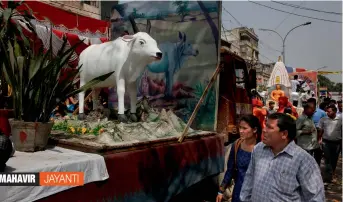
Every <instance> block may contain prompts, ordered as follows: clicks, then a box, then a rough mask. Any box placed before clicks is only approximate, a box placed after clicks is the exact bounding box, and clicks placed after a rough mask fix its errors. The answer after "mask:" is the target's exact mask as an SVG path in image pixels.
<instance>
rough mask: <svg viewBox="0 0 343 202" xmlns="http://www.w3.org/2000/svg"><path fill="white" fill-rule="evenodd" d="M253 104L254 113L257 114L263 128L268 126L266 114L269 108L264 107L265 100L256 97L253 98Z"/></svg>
mask: <svg viewBox="0 0 343 202" xmlns="http://www.w3.org/2000/svg"><path fill="white" fill-rule="evenodd" d="M252 106H253V111H252V112H253V115H254V116H256V117H257V118H258V119H259V121H260V124H261V127H262V129H263V128H264V127H265V126H266V123H265V122H266V116H267V110H266V109H264V108H262V107H263V102H262V101H261V100H259V99H257V98H254V99H253V100H252Z"/></svg>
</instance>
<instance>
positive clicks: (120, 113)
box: [117, 77, 127, 123]
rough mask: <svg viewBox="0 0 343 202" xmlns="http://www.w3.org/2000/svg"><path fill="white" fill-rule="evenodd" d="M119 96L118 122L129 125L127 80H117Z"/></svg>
mask: <svg viewBox="0 0 343 202" xmlns="http://www.w3.org/2000/svg"><path fill="white" fill-rule="evenodd" d="M117 95H118V120H119V121H120V122H123V123H127V117H126V116H125V106H124V97H125V79H124V78H120V77H119V78H117Z"/></svg>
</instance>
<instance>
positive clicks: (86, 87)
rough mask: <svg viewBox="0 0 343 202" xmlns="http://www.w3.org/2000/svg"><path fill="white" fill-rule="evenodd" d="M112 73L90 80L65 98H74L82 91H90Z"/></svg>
mask: <svg viewBox="0 0 343 202" xmlns="http://www.w3.org/2000/svg"><path fill="white" fill-rule="evenodd" d="M113 73H114V71H113V72H110V73H107V74H104V75H102V76H98V77H96V78H94V79H92V80H91V81H89V82H87V83H86V84H85V85H83V86H82V87H81V88H79V89H77V90H75V91H73V92H71V93H69V94H68V95H67V96H66V97H70V96H74V95H76V94H78V93H80V92H82V91H86V90H88V89H90V88H91V87H92V86H94V85H96V84H98V83H100V82H101V81H105V80H106V79H107V78H108V77H110V76H111V75H112V74H113Z"/></svg>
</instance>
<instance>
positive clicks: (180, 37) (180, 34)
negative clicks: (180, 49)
mask: <svg viewBox="0 0 343 202" xmlns="http://www.w3.org/2000/svg"><path fill="white" fill-rule="evenodd" d="M179 39H180V41H181V40H182V33H181V32H180V31H179Z"/></svg>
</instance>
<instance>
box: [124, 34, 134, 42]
mask: <svg viewBox="0 0 343 202" xmlns="http://www.w3.org/2000/svg"><path fill="white" fill-rule="evenodd" d="M134 38H135V37H134V36H133V35H124V36H123V37H121V39H122V40H123V41H125V42H130V41H132V40H133V39H134Z"/></svg>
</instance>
